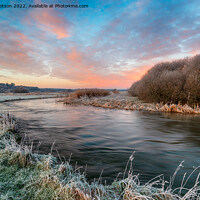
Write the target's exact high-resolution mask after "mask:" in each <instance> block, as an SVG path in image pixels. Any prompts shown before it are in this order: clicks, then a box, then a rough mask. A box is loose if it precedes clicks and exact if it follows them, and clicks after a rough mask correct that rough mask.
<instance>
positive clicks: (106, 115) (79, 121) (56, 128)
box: [0, 99, 200, 187]
mask: <svg viewBox="0 0 200 200" xmlns="http://www.w3.org/2000/svg"><path fill="white" fill-rule="evenodd" d="M56 101H57V99H37V100H24V101H13V102H3V103H0V110H1V112H3V111H9V112H11V113H12V114H13V115H14V116H15V117H16V118H17V119H18V122H19V124H20V129H21V131H22V132H24V133H26V137H27V138H29V139H30V140H31V141H32V142H33V144H34V148H35V149H37V146H38V144H39V141H40V142H41V145H40V146H39V152H40V153H50V151H51V147H52V144H53V143H54V145H53V154H54V155H55V156H57V157H60V158H61V159H62V160H64V157H65V159H66V160H68V159H69V158H70V157H71V163H72V165H73V166H75V165H77V166H82V167H83V168H82V169H81V170H82V171H84V170H86V165H87V170H86V173H87V178H88V179H89V180H90V181H91V180H93V179H94V178H99V176H100V174H101V172H102V170H103V173H102V177H103V181H104V180H106V181H107V182H108V183H110V182H112V181H113V180H114V179H115V178H116V176H117V175H118V173H119V172H121V173H122V174H123V172H124V170H125V167H126V163H127V161H128V159H129V157H130V156H131V154H132V153H133V152H134V151H135V154H134V160H133V172H134V174H140V175H139V177H140V180H141V182H142V183H144V182H146V181H149V180H150V179H152V178H154V177H155V176H157V175H159V174H164V176H165V178H166V180H169V176H172V175H173V173H174V171H175V170H176V168H177V167H178V165H179V164H180V162H181V161H183V160H184V161H185V162H184V164H183V165H184V168H182V169H181V170H180V171H179V172H178V174H177V178H176V179H175V187H178V186H179V185H180V182H181V179H182V177H183V174H184V173H185V172H187V173H190V172H191V171H192V170H193V168H194V167H197V166H199V165H200V157H199V155H200V116H197V115H183V114H172V113H153V112H139V111H125V110H109V109H103V108H95V107H88V106H69V105H64V104H63V103H59V102H56ZM58 154H59V156H58ZM71 154H72V155H71ZM196 175H197V174H195V173H194V175H193V176H192V177H191V179H190V181H189V185H190V186H192V184H193V183H194V180H195V178H196ZM122 177H123V176H122V175H120V176H119V178H122Z"/></svg>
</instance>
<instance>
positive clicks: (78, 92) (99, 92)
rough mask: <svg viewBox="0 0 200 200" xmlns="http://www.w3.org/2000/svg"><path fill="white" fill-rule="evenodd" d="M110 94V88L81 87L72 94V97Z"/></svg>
mask: <svg viewBox="0 0 200 200" xmlns="http://www.w3.org/2000/svg"><path fill="white" fill-rule="evenodd" d="M108 95H110V91H109V90H103V89H80V90H76V91H75V92H73V93H72V94H71V97H72V98H81V97H89V98H91V97H104V96H108Z"/></svg>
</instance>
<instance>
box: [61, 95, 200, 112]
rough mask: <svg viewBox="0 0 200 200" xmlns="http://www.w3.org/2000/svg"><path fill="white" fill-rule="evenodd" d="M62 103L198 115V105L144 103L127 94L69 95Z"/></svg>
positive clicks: (199, 110) (199, 109)
mask: <svg viewBox="0 0 200 200" xmlns="http://www.w3.org/2000/svg"><path fill="white" fill-rule="evenodd" d="M63 102H64V103H65V104H69V105H85V106H94V107H101V108H107V109H121V110H138V111H151V112H172V113H183V114H200V108H199V106H198V105H197V106H194V107H193V108H192V107H190V106H188V105H187V104H185V105H181V104H163V103H144V102H143V101H140V100H139V99H138V98H137V97H131V96H129V95H128V92H120V93H118V94H114V93H111V94H110V95H108V96H104V97H91V98H88V97H87V96H84V97H81V98H74V97H73V95H71V93H69V94H68V96H67V97H66V98H65V99H64V100H63Z"/></svg>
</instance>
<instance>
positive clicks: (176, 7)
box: [0, 0, 200, 88]
mask: <svg viewBox="0 0 200 200" xmlns="http://www.w3.org/2000/svg"><path fill="white" fill-rule="evenodd" d="M14 3H24V4H26V5H29V4H37V3H39V4H41V3H46V4H48V5H49V4H51V3H60V4H79V5H85V4H86V5H88V8H78V9H76V8H63V9H55V8H54V9H50V8H48V9H39V8H32V9H31V8H30V9H28V8H27V9H14V8H9V9H8V8H7V9H0V27H1V28H0V79H1V82H15V83H16V84H24V85H35V86H40V87H62V88H77V87H83V88H85V87H99V88H128V87H130V85H131V84H132V83H133V82H134V81H137V80H138V79H140V78H141V76H142V75H143V74H144V73H145V72H146V71H147V70H148V69H150V68H151V67H152V66H153V65H154V64H155V63H157V62H162V61H166V60H173V59H179V58H184V57H186V56H193V55H196V54H198V53H200V51H199V50H200V49H199V47H200V12H199V10H200V1H198V0H192V1H186V0H174V1H173V0H170V1H168V0H154V1H153V0H137V1H130V0H122V1H116V0H107V1H97V0H96V1H95V0H81V1H78V0H54V1H52V0H51V1H42V0H37V1H27V0H23V1H21V0H20V1H5V0H3V1H1V4H12V5H13V4H14Z"/></svg>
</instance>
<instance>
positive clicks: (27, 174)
mask: <svg viewBox="0 0 200 200" xmlns="http://www.w3.org/2000/svg"><path fill="white" fill-rule="evenodd" d="M0 122H1V125H2V126H1V128H0V130H1V134H0V199H1V200H10V199H16V200H17V199H19V200H51V199H52V200H58V199H59V200H122V199H123V200H153V199H155V200H196V199H199V198H200V195H199V190H200V186H199V175H198V176H197V179H196V182H195V183H194V186H193V187H192V188H190V189H188V188H186V184H187V182H188V181H189V179H190V177H191V175H192V174H193V172H195V171H197V170H198V168H196V169H194V171H193V172H192V174H191V175H189V176H187V177H186V175H184V177H183V180H182V183H181V186H180V187H179V188H176V189H172V188H173V187H172V186H173V182H174V179H175V176H176V173H177V172H178V170H179V169H180V168H181V167H182V163H181V164H180V165H179V167H178V168H177V170H176V171H175V174H174V175H173V176H172V178H171V179H170V181H169V183H168V182H166V181H165V180H164V177H163V176H162V175H160V176H158V177H155V178H154V179H152V180H150V181H149V182H147V183H146V184H144V185H141V184H140V181H139V176H138V175H134V174H133V169H132V161H133V158H134V157H133V156H134V155H131V156H130V158H129V161H128V163H127V166H126V168H125V172H124V177H123V179H122V180H115V181H114V182H113V183H112V184H111V185H102V184H100V183H99V180H98V181H94V182H93V183H91V184H89V183H88V182H87V180H86V178H85V175H84V174H81V173H80V172H79V171H78V169H73V168H72V166H71V165H70V163H69V162H67V161H65V162H61V163H59V162H58V161H57V159H56V158H55V157H53V156H52V155H50V154H49V155H42V154H36V153H33V152H32V147H31V146H27V145H24V144H22V143H21V144H19V143H17V142H16V139H15V136H16V124H15V121H14V119H13V117H12V116H11V115H9V114H8V113H7V114H6V115H1V116H0ZM11 122H12V123H11ZM14 124H15V126H13V125H14ZM3 127H4V130H3ZM6 127H7V129H6Z"/></svg>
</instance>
